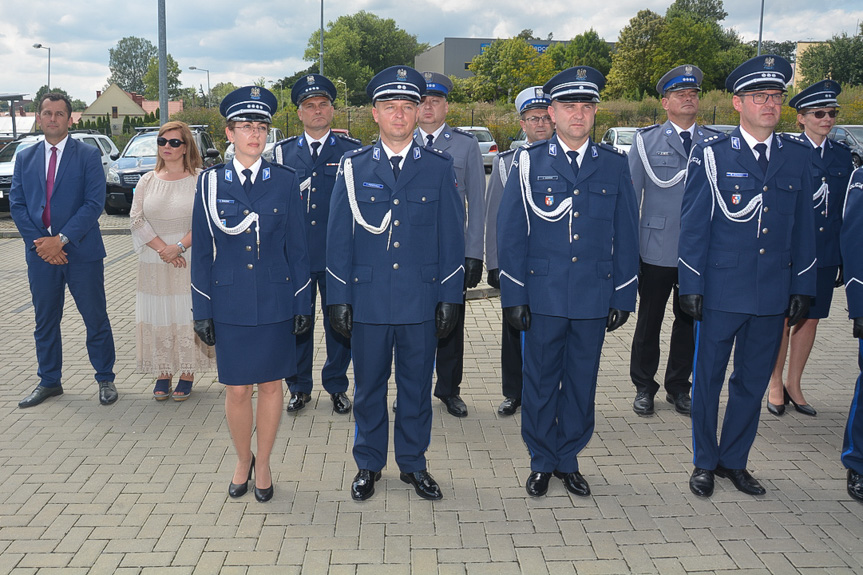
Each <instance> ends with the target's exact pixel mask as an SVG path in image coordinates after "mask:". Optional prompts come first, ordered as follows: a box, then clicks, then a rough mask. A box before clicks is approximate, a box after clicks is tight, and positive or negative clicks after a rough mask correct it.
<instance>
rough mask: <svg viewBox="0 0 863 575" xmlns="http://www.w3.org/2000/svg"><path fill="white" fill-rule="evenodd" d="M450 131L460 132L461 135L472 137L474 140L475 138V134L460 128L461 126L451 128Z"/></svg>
mask: <svg viewBox="0 0 863 575" xmlns="http://www.w3.org/2000/svg"><path fill="white" fill-rule="evenodd" d="M452 131H453V132H455V133H456V134H461V135H462V136H467V137H469V138H473V139H474V140H476V136H475V135H474V134H472V133H470V132H468V131H465V130H462V129H461V128H453V129H452Z"/></svg>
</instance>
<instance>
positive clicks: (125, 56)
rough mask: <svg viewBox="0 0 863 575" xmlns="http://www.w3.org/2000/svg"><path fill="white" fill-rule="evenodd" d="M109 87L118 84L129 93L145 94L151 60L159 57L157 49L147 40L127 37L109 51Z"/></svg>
mask: <svg viewBox="0 0 863 575" xmlns="http://www.w3.org/2000/svg"><path fill="white" fill-rule="evenodd" d="M108 54H109V57H108V68H110V70H111V75H110V76H108V85H111V84H117V85H118V86H119V87H120V88H122V89H123V90H126V91H127V92H135V93H137V94H143V93H144V88H145V86H144V75H145V74H146V73H147V68H148V67H149V65H150V59H151V58H153V57H155V56H156V55H157V52H156V47H155V46H154V45H153V43H152V42H150V41H149V40H147V39H146V38H138V37H137V36H126V37H125V38H123V39H122V40H120V41H119V42H117V45H116V46H114V47H113V48H111V49H110V50H109V51H108Z"/></svg>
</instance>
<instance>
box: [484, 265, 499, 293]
mask: <svg viewBox="0 0 863 575" xmlns="http://www.w3.org/2000/svg"><path fill="white" fill-rule="evenodd" d="M485 281H486V282H488V285H490V286H491V287H493V288H494V289H500V270H499V269H497V268H494V269H493V270H488V277H487V278H486V280H485Z"/></svg>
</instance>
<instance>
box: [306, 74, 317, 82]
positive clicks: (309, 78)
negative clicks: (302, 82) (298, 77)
mask: <svg viewBox="0 0 863 575" xmlns="http://www.w3.org/2000/svg"><path fill="white" fill-rule="evenodd" d="M314 83H315V77H314V76H312V75H311V74H309V75H308V76H306V84H314Z"/></svg>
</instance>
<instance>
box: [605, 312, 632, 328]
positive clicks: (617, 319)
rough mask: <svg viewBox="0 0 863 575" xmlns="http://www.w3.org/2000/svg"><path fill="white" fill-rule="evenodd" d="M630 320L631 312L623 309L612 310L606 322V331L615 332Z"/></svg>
mask: <svg viewBox="0 0 863 575" xmlns="http://www.w3.org/2000/svg"><path fill="white" fill-rule="evenodd" d="M628 319H629V312H628V311H623V310H622V309H614V308H611V309H609V310H608V319H607V320H606V322H605V331H614V330H616V329H617V328H619V327H620V326H622V325H623V324H625V323H626V320H628Z"/></svg>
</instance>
